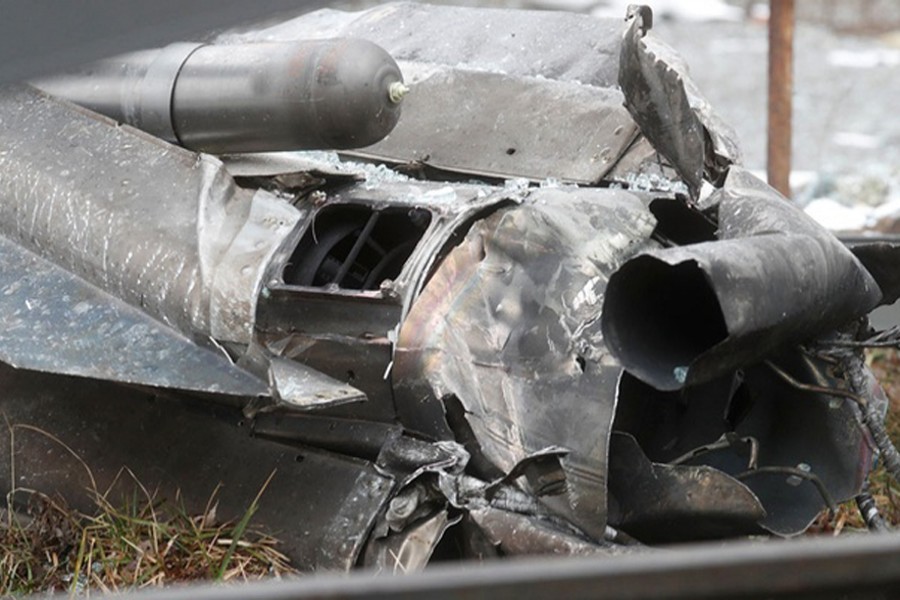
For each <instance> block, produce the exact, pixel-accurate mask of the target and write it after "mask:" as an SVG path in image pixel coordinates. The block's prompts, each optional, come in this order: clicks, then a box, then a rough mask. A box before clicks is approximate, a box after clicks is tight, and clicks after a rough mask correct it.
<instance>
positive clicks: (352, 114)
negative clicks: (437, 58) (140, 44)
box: [33, 39, 406, 154]
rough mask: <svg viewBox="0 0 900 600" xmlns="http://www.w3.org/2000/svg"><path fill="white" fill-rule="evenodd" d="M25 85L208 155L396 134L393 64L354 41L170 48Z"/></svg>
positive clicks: (356, 142) (337, 145) (362, 142)
mask: <svg viewBox="0 0 900 600" xmlns="http://www.w3.org/2000/svg"><path fill="white" fill-rule="evenodd" d="M33 83H34V85H36V86H37V87H39V88H41V89H43V90H44V91H46V92H49V93H51V94H53V95H56V96H60V97H63V98H66V99H68V100H70V101H72V102H75V103H77V104H80V105H82V106H85V107H86V108H89V109H91V110H95V111H97V112H100V113H103V114H105V115H107V116H109V117H112V118H113V119H116V120H119V121H121V122H123V123H127V124H129V125H133V126H135V127H138V128H140V129H143V130H144V131H147V132H148V133H151V134H153V135H156V136H158V137H161V138H163V139H165V140H168V141H170V142H174V143H178V144H181V145H183V146H185V147H187V148H190V149H192V150H197V151H203V152H210V153H216V154H223V153H238V152H263V151H279V150H310V149H346V148H360V147H364V146H368V145H371V144H374V143H375V142H377V141H379V140H381V139H382V138H383V137H384V136H386V135H387V134H388V133H390V131H391V130H392V129H393V128H394V125H396V123H397V120H398V119H399V117H400V103H401V99H402V96H403V94H404V93H405V92H406V88H405V87H404V86H403V78H402V75H401V73H400V69H399V67H398V66H397V63H396V62H394V59H393V58H391V56H390V55H389V54H388V53H387V52H386V51H385V50H384V49H382V48H381V47H380V46H377V45H376V44H373V43H371V42H367V41H365V40H359V39H332V40H316V41H300V42H290V43H255V44H241V45H230V46H229V45H221V46H220V45H204V44H189V43H178V44H172V45H170V46H167V47H165V48H161V49H158V50H146V51H141V52H134V53H131V54H126V55H122V56H119V57H115V58H110V59H105V60H102V61H99V62H96V63H92V64H90V65H88V66H86V67H83V68H81V69H79V70H77V71H76V72H72V73H67V74H62V75H57V76H54V77H48V78H45V79H41V80H39V81H35V82H33Z"/></svg>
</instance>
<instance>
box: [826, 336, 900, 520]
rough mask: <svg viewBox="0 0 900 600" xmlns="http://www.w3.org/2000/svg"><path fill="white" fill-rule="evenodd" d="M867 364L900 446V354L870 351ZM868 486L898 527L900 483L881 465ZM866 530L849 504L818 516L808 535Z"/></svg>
mask: <svg viewBox="0 0 900 600" xmlns="http://www.w3.org/2000/svg"><path fill="white" fill-rule="evenodd" d="M866 362H868V364H869V367H870V368H871V369H872V372H873V373H874V374H875V376H876V377H877V378H878V380H879V381H881V385H882V387H884V391H885V393H887V396H888V399H889V400H890V406H889V408H888V414H887V419H886V421H885V424H886V426H887V430H888V433H889V434H890V436H891V440H892V441H893V442H894V445H895V446H898V447H900V353H898V351H897V350H894V349H877V350H870V351H869V352H868V353H867V361H866ZM869 483H870V487H869V492H870V493H871V494H872V497H873V498H874V499H875V504H876V505H877V506H878V509H879V511H880V512H881V515H882V516H883V517H884V518H885V520H886V521H887V522H888V523H889V524H890V525H892V526H897V525H900V484H898V482H896V481H894V480H893V479H892V478H891V476H890V475H888V473H887V472H886V471H885V469H884V467H883V466H882V465H878V466H876V468H875V470H874V471H873V472H872V475H871V476H870V477H869ZM865 529H866V525H865V522H864V521H863V519H862V517H861V516H860V514H859V510H857V508H856V502H853V501H850V502H845V503H844V504H842V505H840V506H839V508H838V511H837V512H836V514H834V515H828V513H827V511H826V512H825V513H823V514H822V515H820V516H819V518H818V519H817V521H816V523H815V524H814V525H813V527H812V528H811V532H812V533H829V534H833V535H838V534H840V533H842V532H844V531H859V530H865Z"/></svg>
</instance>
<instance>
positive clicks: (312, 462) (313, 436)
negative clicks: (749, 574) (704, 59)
mask: <svg viewBox="0 0 900 600" xmlns="http://www.w3.org/2000/svg"><path fill="white" fill-rule="evenodd" d="M651 28H652V15H651V13H650V11H649V9H647V8H646V7H633V8H632V9H630V12H629V14H628V15H627V17H626V18H625V19H622V20H618V19H610V20H602V19H595V18H591V17H587V16H584V15H575V14H566V13H547V12H541V13H538V12H529V11H518V10H497V9H476V8H461V7H448V6H425V5H417V4H407V3H400V4H387V5H382V6H378V7H375V8H371V9H369V10H365V11H362V12H343V11H337V10H321V11H317V12H313V13H310V14H307V15H303V16H300V17H297V18H294V19H291V20H287V21H284V22H281V23H278V24H275V25H269V26H267V27H265V28H262V29H255V30H250V31H245V32H242V33H239V34H226V35H222V36H220V37H219V38H217V39H214V40H213V41H212V42H211V43H209V44H206V45H200V44H176V45H173V46H169V47H166V48H163V49H160V50H152V51H142V52H139V53H134V54H130V55H126V56H122V57H115V58H110V59H107V60H104V61H101V62H100V63H97V64H94V65H88V66H85V67H84V68H82V69H76V70H74V71H72V72H70V73H65V74H60V75H57V76H53V77H48V78H45V79H42V80H39V81H35V82H33V84H34V86H33V87H32V86H28V85H17V86H9V87H7V88H5V89H3V90H2V92H0V257H2V259H0V260H2V265H3V268H2V272H0V276H2V281H0V313H2V315H3V319H4V323H5V326H4V327H3V328H2V331H0V361H2V363H3V366H2V368H0V381H2V386H3V390H4V393H3V395H2V399H0V403H2V410H3V412H4V414H5V416H6V419H7V422H8V424H9V427H8V429H9V432H8V435H9V436H10V438H11V439H9V440H8V442H9V443H4V444H2V445H0V446H2V447H3V448H4V450H3V452H4V453H6V455H5V456H3V460H0V465H2V466H0V471H2V473H0V475H2V481H5V482H9V484H10V486H9V487H10V489H9V492H10V493H11V497H12V498H13V499H14V500H15V501H18V502H20V503H23V502H25V501H27V496H28V492H26V490H39V491H43V492H45V493H51V492H52V493H60V494H62V495H64V496H65V497H66V498H67V499H68V500H69V502H71V503H73V504H74V505H76V506H77V505H79V503H82V505H83V504H84V503H87V502H89V495H88V494H86V492H85V489H86V488H88V487H91V486H93V487H94V488H97V487H99V488H100V489H104V490H105V489H108V488H110V489H112V490H113V491H114V490H115V489H117V488H116V486H124V483H123V480H122V478H119V477H118V474H120V473H121V471H122V469H124V468H127V469H129V470H131V471H132V472H133V473H134V474H135V476H136V477H137V478H139V479H140V481H142V482H143V483H144V485H145V486H147V487H148V488H158V489H161V490H164V491H167V493H172V494H174V493H175V490H180V493H181V494H182V497H183V498H184V501H185V503H186V504H187V505H189V506H193V507H195V508H197V510H202V508H203V503H204V502H205V501H206V499H207V498H208V496H209V493H210V491H211V490H213V489H214V488H215V487H216V486H217V485H218V484H221V485H222V488H221V493H220V496H219V509H218V510H219V513H220V514H222V515H228V514H231V515H239V514H241V513H242V512H243V510H244V509H245V508H246V506H247V505H248V504H249V503H250V501H251V500H252V499H253V498H254V496H255V495H256V493H257V491H258V490H259V489H260V486H262V485H263V483H264V482H265V481H266V479H267V478H269V476H270V475H272V479H271V482H270V484H269V486H268V488H267V489H266V492H265V494H264V495H263V497H262V499H261V501H260V510H259V512H258V513H257V514H256V516H255V517H254V518H255V520H256V522H257V523H260V524H262V525H263V526H265V527H266V528H267V529H268V530H269V531H273V532H274V533H275V534H276V535H278V537H279V538H280V539H282V540H283V550H284V551H285V552H286V553H287V554H288V555H289V556H291V557H292V559H293V561H294V564H295V565H297V566H298V567H299V568H301V569H305V570H314V569H326V570H347V569H350V568H353V567H365V568H372V569H380V570H385V571H389V572H396V571H409V570H415V569H419V568H421V567H423V566H424V565H425V564H427V563H428V562H429V561H431V560H439V559H440V560H443V559H447V558H463V559H472V558H476V559H488V558H492V557H497V556H505V555H521V554H577V555H599V556H604V555H611V554H618V553H623V552H629V553H631V552H641V551H646V550H647V548H648V547H653V546H656V545H661V544H669V543H674V542H687V541H695V540H709V539H725V538H737V537H746V536H755V535H774V536H783V537H789V536H793V535H796V534H799V533H801V532H803V531H804V530H806V529H807V527H809V525H810V524H811V523H812V521H813V520H814V519H815V518H816V516H817V515H818V514H819V513H820V512H821V511H822V510H823V509H826V508H829V507H831V508H833V507H834V506H835V505H836V503H839V502H843V501H846V500H849V499H853V498H860V499H861V500H862V501H865V499H866V496H865V492H864V488H865V482H866V479H867V477H868V474H869V471H870V469H871V467H872V465H873V461H874V460H875V458H876V457H877V456H880V457H881V460H884V461H885V462H886V464H888V466H889V467H891V468H892V469H895V471H894V472H900V469H897V467H898V466H900V457H898V456H897V454H896V451H894V450H893V447H892V446H890V442H889V441H888V440H887V438H886V436H885V434H884V430H883V427H882V424H881V423H882V419H883V417H884V413H885V410H886V408H887V401H886V398H885V396H884V394H883V392H881V389H880V387H879V385H878V383H877V381H876V380H875V379H874V377H873V376H872V375H871V373H870V372H869V371H868V369H867V368H866V367H865V364H864V361H863V359H862V355H861V347H862V346H864V345H865V344H866V343H867V340H869V339H870V338H871V337H872V336H873V335H875V333H874V332H872V331H870V329H869V326H868V324H867V320H866V315H867V314H868V312H869V311H871V310H872V309H873V308H874V307H876V306H878V305H879V304H882V303H885V302H892V301H894V300H895V299H897V297H898V295H900V286H898V283H900V281H898V278H897V276H896V274H895V273H894V271H892V267H891V264H892V261H894V260H896V256H897V249H896V248H895V247H893V246H891V245H886V244H858V245H855V246H853V247H849V248H848V247H847V246H845V245H844V244H842V243H841V242H840V241H839V240H838V239H836V238H835V237H833V236H832V235H831V234H830V233H829V232H827V231H826V230H824V229H823V228H821V227H820V226H818V225H817V224H816V223H814V222H813V221H811V220H810V219H809V218H808V217H807V216H805V215H804V213H803V212H802V211H801V210H799V209H798V208H796V207H794V206H793V205H791V203H790V202H788V201H786V200H785V199H784V198H783V197H781V196H779V194H778V193H777V192H775V191H774V190H773V189H772V188H770V187H768V186H767V185H766V184H764V183H763V182H761V181H759V180H758V179H756V178H755V177H754V176H752V175H751V174H750V173H749V172H747V171H746V170H744V169H743V168H742V167H741V166H740V153H739V150H738V147H737V145H736V144H735V143H734V141H733V136H732V134H731V133H730V131H729V129H728V127H727V126H726V125H725V124H724V123H722V122H721V120H720V119H718V117H717V116H716V115H715V113H714V112H713V111H712V109H711V107H710V106H709V105H708V104H707V103H706V101H705V100H704V99H703V97H702V96H701V95H700V93H699V92H698V90H697V89H696V88H695V86H694V85H693V84H692V82H691V80H690V79H689V76H688V72H687V67H686V66H685V65H684V64H683V63H682V62H681V60H680V58H679V57H678V56H677V55H676V54H675V53H674V52H673V51H672V50H670V49H669V48H668V47H667V46H665V45H664V44H662V43H661V42H660V41H658V40H657V39H656V38H655V37H654V35H653V33H652V30H651ZM401 73H402V75H401ZM98 113H104V114H98ZM104 115H105V116H104ZM335 149H336V150H341V152H340V154H335V153H333V152H329V151H326V150H335ZM883 335H885V334H882V337H883ZM40 432H43V433H40ZM48 434H49V435H48ZM83 465H89V466H90V473H87V472H86V471H85V469H84V468H83ZM92 482H93V483H92ZM123 490H124V488H123ZM111 493H112V492H111ZM123 493H124V492H123ZM867 514H868V519H869V521H870V523H872V525H873V527H877V526H878V525H879V521H878V518H877V514H875V513H871V512H870V513H867Z"/></svg>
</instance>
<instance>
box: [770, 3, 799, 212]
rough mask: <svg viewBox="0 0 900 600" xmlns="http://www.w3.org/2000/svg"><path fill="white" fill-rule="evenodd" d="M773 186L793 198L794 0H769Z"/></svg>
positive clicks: (771, 175)
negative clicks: (791, 176)
mask: <svg viewBox="0 0 900 600" xmlns="http://www.w3.org/2000/svg"><path fill="white" fill-rule="evenodd" d="M769 7H770V16H769V110H768V117H769V120H768V128H769V135H768V145H767V153H766V166H767V170H768V181H769V185H771V186H772V187H773V188H775V189H776V190H778V191H779V192H781V194H782V195H783V196H784V197H785V198H790V197H791V182H790V175H791V137H792V136H791V112H792V108H791V106H792V102H793V101H792V98H793V93H794V74H793V70H794V0H769Z"/></svg>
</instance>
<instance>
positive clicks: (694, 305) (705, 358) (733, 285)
mask: <svg viewBox="0 0 900 600" xmlns="http://www.w3.org/2000/svg"><path fill="white" fill-rule="evenodd" d="M710 204H711V209H712V210H717V212H718V223H719V230H718V233H717V237H718V240H717V241H713V242H703V243H697V244H690V245H687V246H676V247H670V248H663V249H657V250H651V251H648V252H645V253H642V254H641V255H639V256H637V257H635V258H633V259H631V260H630V261H629V262H627V263H626V264H625V265H623V266H622V268H620V269H619V270H618V271H617V272H616V273H615V274H613V276H612V277H611V278H610V281H609V286H608V288H607V291H606V298H605V302H604V305H603V313H602V317H601V319H602V327H603V333H604V337H605V339H606V342H607V344H608V345H609V348H610V350H611V351H612V352H613V353H614V354H615V355H616V357H617V358H618V359H619V360H620V361H621V362H622V365H623V366H624V367H625V369H626V370H628V371H629V372H630V373H632V374H633V375H635V376H636V377H638V378H639V379H641V380H642V381H644V382H646V383H648V384H650V385H652V386H653V387H655V388H657V389H660V390H675V389H680V388H682V387H684V386H687V385H692V384H696V383H701V382H705V381H711V380H712V379H714V378H716V377H718V376H720V375H723V374H725V373H727V372H729V371H730V370H732V369H735V368H738V367H740V366H742V365H747V364H753V363H755V362H758V361H760V360H762V359H763V358H764V357H765V356H767V355H769V354H771V353H772V352H773V351H775V350H777V349H778V348H780V347H782V346H784V345H786V344H791V343H799V342H803V341H804V340H807V339H810V338H813V337H815V336H816V335H817V334H820V333H824V332H827V331H829V330H831V329H833V328H835V327H838V326H840V325H842V324H844V323H846V322H847V321H850V320H852V319H854V318H856V317H860V316H862V315H864V314H866V313H867V312H869V311H870V310H871V309H872V308H874V307H875V306H876V305H877V304H878V302H879V301H880V300H881V298H882V293H881V289H880V288H879V286H878V284H877V283H876V282H875V279H874V278H873V277H872V276H871V275H870V274H869V272H868V271H867V270H866V269H865V267H863V265H862V263H860V262H859V260H858V259H857V258H856V257H855V256H854V255H853V254H852V253H851V252H850V251H849V250H848V249H847V248H846V247H845V246H844V245H843V244H841V242H840V241H839V240H838V239H837V238H835V237H834V236H833V235H831V234H830V233H829V232H827V231H826V230H825V229H823V228H822V227H821V226H819V225H818V224H816V223H815V222H814V221H812V220H811V219H810V218H809V217H807V216H806V215H805V214H804V213H803V212H802V211H801V210H800V209H799V208H797V207H795V206H793V205H791V204H790V203H789V202H786V201H785V200H784V199H782V197H781V196H779V195H778V194H777V193H776V192H775V191H774V190H772V189H771V188H768V187H767V186H765V185H764V184H763V183H762V182H760V181H759V180H757V179H755V178H754V177H753V176H752V175H750V174H749V173H747V172H746V171H743V170H742V169H739V168H737V167H733V168H732V171H731V173H730V174H729V177H728V180H727V181H726V184H725V186H724V187H723V188H722V189H720V190H718V191H717V192H715V193H714V194H713V197H712V198H710Z"/></svg>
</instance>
